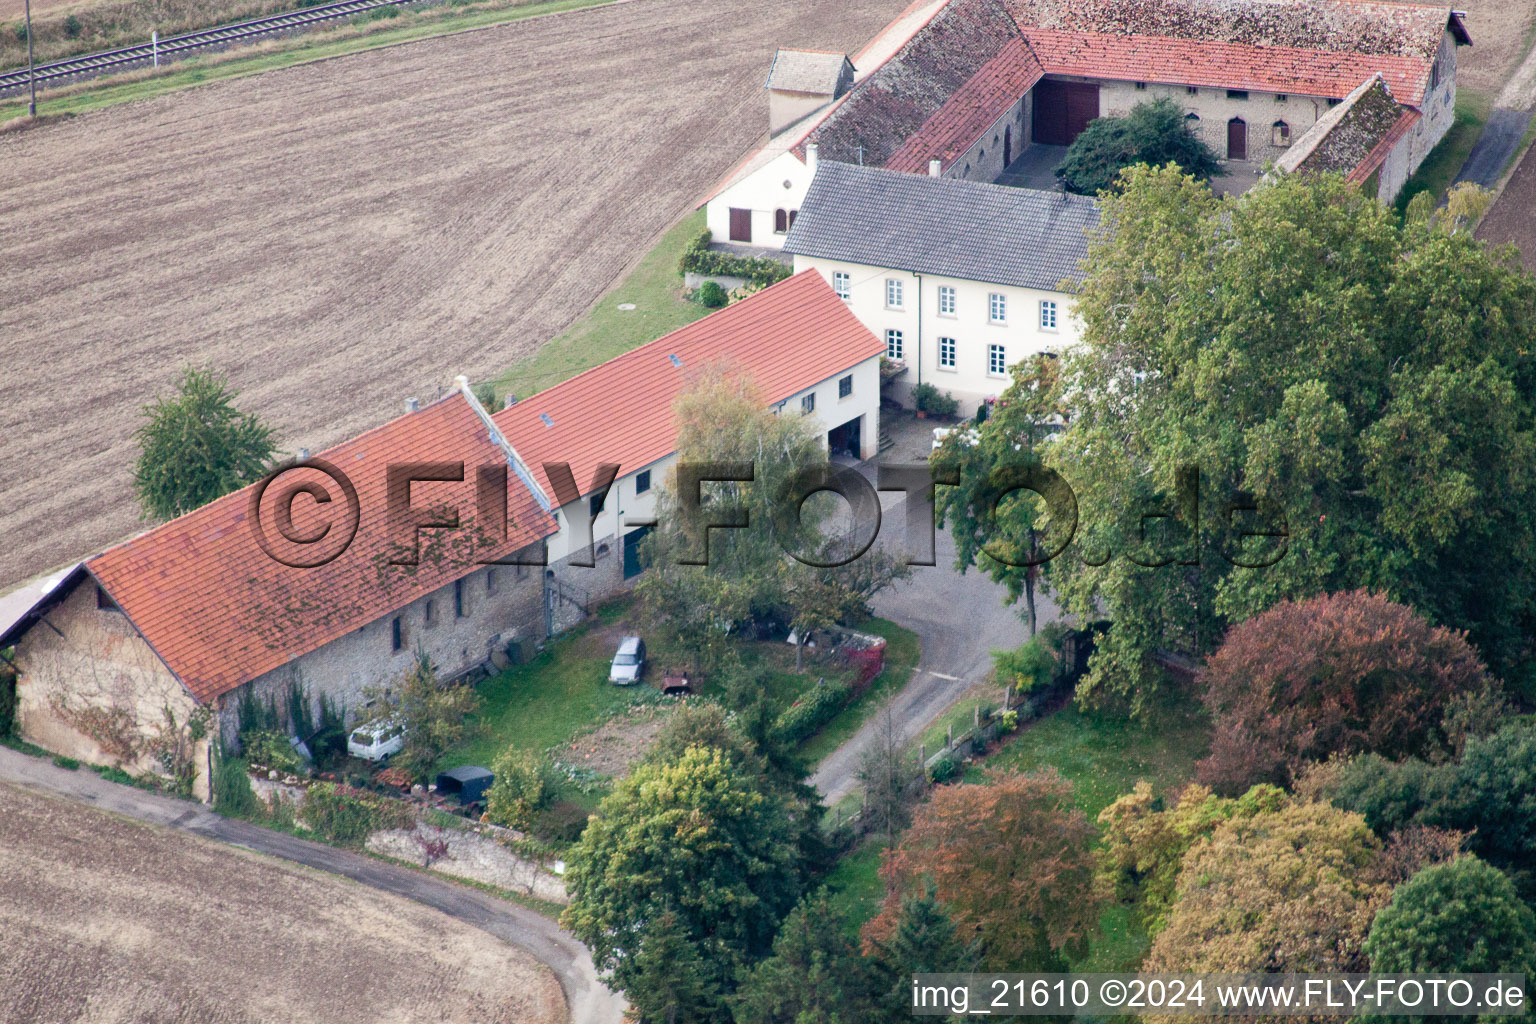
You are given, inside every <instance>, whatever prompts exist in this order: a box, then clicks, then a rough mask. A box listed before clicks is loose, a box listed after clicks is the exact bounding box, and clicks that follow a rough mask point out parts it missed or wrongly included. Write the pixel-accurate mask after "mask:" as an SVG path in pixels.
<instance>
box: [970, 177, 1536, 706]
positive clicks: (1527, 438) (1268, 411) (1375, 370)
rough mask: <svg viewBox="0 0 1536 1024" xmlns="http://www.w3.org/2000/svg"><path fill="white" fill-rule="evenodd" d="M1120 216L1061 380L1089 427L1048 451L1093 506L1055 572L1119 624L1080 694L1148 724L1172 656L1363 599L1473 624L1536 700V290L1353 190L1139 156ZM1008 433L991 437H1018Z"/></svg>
mask: <svg viewBox="0 0 1536 1024" xmlns="http://www.w3.org/2000/svg"><path fill="white" fill-rule="evenodd" d="M1102 208H1103V211H1104V223H1105V227H1106V229H1107V230H1105V231H1104V232H1103V233H1101V234H1100V235H1099V236H1097V237H1096V238H1095V240H1094V242H1093V244H1092V246H1091V249H1090V256H1089V260H1088V266H1087V280H1086V282H1085V283H1084V285H1083V288H1082V290H1081V292H1080V294H1079V296H1078V304H1077V315H1078V316H1079V317H1080V319H1081V321H1082V324H1083V331H1082V342H1083V343H1082V344H1080V345H1078V346H1075V347H1074V348H1073V349H1072V350H1070V351H1069V352H1068V353H1066V354H1065V355H1064V356H1063V361H1064V362H1065V364H1066V365H1065V366H1064V367H1063V371H1062V378H1063V381H1062V385H1061V387H1060V388H1059V389H1057V391H1056V394H1057V395H1059V397H1060V400H1061V401H1062V403H1063V404H1064V405H1065V406H1067V407H1068V409H1069V410H1070V412H1071V420H1070V423H1069V425H1068V427H1067V429H1066V430H1065V432H1064V433H1062V434H1061V435H1060V436H1059V437H1058V438H1057V440H1055V441H1053V442H1052V443H1051V444H1049V445H1046V446H1044V448H1043V450H1042V452H1041V454H1042V456H1043V459H1044V462H1045V464H1046V466H1047V467H1048V468H1054V469H1056V470H1057V471H1059V472H1060V473H1061V474H1062V476H1063V477H1064V478H1065V479H1067V480H1068V482H1069V483H1070V485H1071V487H1072V489H1073V492H1074V495H1075V498H1076V503H1077V521H1076V531H1075V533H1074V534H1073V539H1072V544H1071V547H1070V548H1068V549H1067V550H1066V551H1065V552H1064V553H1063V554H1062V555H1061V556H1060V557H1057V558H1055V559H1053V560H1052V561H1051V562H1050V563H1049V565H1048V566H1047V567H1046V582H1047V583H1048V584H1049V585H1050V587H1051V589H1052V591H1053V594H1054V596H1055V597H1056V598H1057V602H1058V604H1060V605H1062V606H1063V609H1064V610H1065V611H1067V612H1069V613H1071V614H1074V615H1075V616H1076V617H1077V618H1078V619H1079V621H1083V622H1093V621H1097V620H1099V619H1101V618H1105V617H1108V618H1109V619H1111V620H1112V621H1113V623H1114V626H1113V628H1112V629H1110V630H1109V631H1108V632H1107V633H1106V634H1104V635H1102V636H1100V637H1099V638H1098V644H1097V646H1096V649H1095V652H1094V655H1093V657H1092V659H1091V660H1090V662H1089V666H1088V672H1087V674H1086V675H1085V676H1084V678H1083V680H1082V681H1081V682H1080V684H1079V687H1078V697H1079V700H1080V702H1082V703H1084V704H1088V705H1099V706H1116V705H1119V706H1126V707H1129V708H1130V710H1132V711H1133V712H1136V713H1143V714H1144V713H1147V712H1149V711H1150V709H1151V708H1152V707H1153V706H1154V705H1155V701H1156V699H1157V697H1158V695H1159V694H1160V693H1161V692H1162V689H1163V687H1164V685H1165V682H1164V680H1163V677H1162V676H1161V675H1160V674H1159V673H1158V672H1157V670H1156V666H1155V662H1154V661H1153V655H1154V654H1155V653H1156V652H1157V651H1158V650H1159V649H1170V648H1171V649H1174V650H1178V651H1182V652H1185V653H1189V654H1204V653H1206V652H1208V651H1210V650H1212V649H1213V648H1214V647H1215V646H1216V644H1217V643H1219V641H1220V639H1221V637H1222V635H1223V634H1224V632H1225V630H1226V628H1227V627H1228V626H1230V625H1231V624H1233V623H1236V622H1241V621H1243V620H1244V619H1248V618H1251V617H1252V616H1254V615H1257V614H1258V613H1260V612H1262V611H1264V610H1265V609H1267V608H1269V607H1271V606H1272V605H1274V604H1275V603H1277V602H1278V601H1280V600H1282V599H1285V598H1304V597H1310V596H1312V595H1315V594H1319V593H1327V592H1338V591H1344V590H1353V589H1358V588H1362V587H1364V588H1370V589H1373V590H1377V591H1380V592H1382V593H1385V594H1386V595H1387V596H1389V597H1390V598H1392V599H1393V600H1395V601H1399V602H1401V603H1404V604H1407V605H1409V606H1411V607H1413V608H1416V609H1418V610H1419V611H1420V612H1421V613H1422V614H1423V615H1424V616H1425V617H1426V618H1428V619H1429V620H1430V621H1431V622H1432V623H1435V624H1437V625H1444V626H1447V627H1449V628H1454V629H1465V630H1468V631H1469V634H1470V635H1469V639H1470V640H1471V642H1472V643H1473V645H1474V646H1475V647H1476V648H1477V649H1478V650H1479V651H1480V652H1481V654H1482V655H1483V658H1484V660H1485V661H1486V662H1487V663H1488V664H1489V666H1490V667H1491V669H1492V670H1493V672H1494V673H1495V674H1496V675H1498V676H1500V677H1501V678H1503V679H1504V680H1505V682H1506V684H1509V685H1511V686H1513V687H1514V688H1516V689H1517V691H1521V687H1524V686H1525V684H1526V676H1527V674H1528V673H1529V672H1530V671H1531V665H1532V663H1531V661H1530V659H1529V658H1528V656H1527V653H1526V652H1527V640H1526V638H1527V637H1529V636H1530V635H1531V634H1532V633H1533V632H1536V433H1533V420H1536V416H1533V413H1536V405H1533V400H1536V361H1532V360H1531V359H1530V357H1529V339H1530V334H1531V330H1532V324H1533V323H1536V284H1533V281H1532V279H1531V277H1530V276H1528V275H1527V274H1526V273H1525V272H1524V271H1523V270H1521V269H1519V267H1518V266H1516V265H1515V264H1514V263H1513V261H1512V260H1510V259H1509V258H1507V254H1505V253H1499V252H1495V251H1492V250H1490V249H1489V248H1488V247H1486V246H1485V245H1483V244H1482V243H1481V242H1479V241H1477V240H1476V239H1474V238H1472V237H1471V236H1470V235H1469V234H1468V233H1466V232H1463V231H1457V232H1448V231H1446V230H1443V229H1442V228H1441V227H1438V226H1436V225H1434V224H1431V223H1414V224H1409V225H1406V226H1405V225H1403V224H1401V223H1400V222H1399V221H1398V219H1397V217H1396V215H1395V214H1394V213H1393V211H1391V210H1389V209H1386V208H1384V207H1383V206H1382V205H1381V204H1380V203H1377V202H1376V201H1375V200H1373V199H1371V198H1369V197H1367V196H1364V195H1362V194H1361V193H1360V192H1359V191H1358V190H1357V189H1354V188H1352V187H1351V186H1349V185H1347V184H1346V183H1345V182H1344V181H1342V179H1338V178H1329V177H1314V176H1307V177H1305V178H1295V177H1288V178H1284V179H1282V180H1280V181H1278V182H1275V183H1273V184H1268V185H1266V186H1265V187H1264V188H1257V189H1253V190H1251V191H1249V192H1248V193H1246V194H1245V195H1243V196H1241V197H1239V198H1230V199H1220V198H1217V197H1215V196H1213V195H1212V194H1211V192H1210V189H1209V188H1208V187H1207V186H1205V185H1204V184H1202V183H1200V182H1199V181H1196V180H1195V179H1193V178H1191V177H1189V176H1187V175H1184V174H1181V173H1179V172H1177V171H1175V170H1170V169H1160V170H1158V169H1151V168H1147V167H1133V168H1130V169H1129V170H1128V171H1127V172H1126V179H1125V187H1124V189H1123V190H1122V191H1121V192H1120V193H1119V194H1117V195H1115V196H1113V197H1110V198H1108V199H1106V200H1105V201H1104V202H1103V204H1102ZM1016 397H1020V398H1023V399H1024V400H1029V401H1033V400H1034V399H1033V398H1032V396H1029V395H1024V394H1023V385H1022V384H1021V385H1019V386H1017V387H1014V388H1010V390H1009V391H1008V392H1006V393H1005V395H1004V396H1003V398H1002V399H1000V401H999V404H1000V405H1001V404H1002V402H1003V401H1013V400H1014V399H1015V398H1016ZM999 419H1000V420H1001V422H1000V423H999V425H998V426H997V427H994V426H993V424H992V423H991V422H990V421H989V422H988V423H987V424H984V425H983V426H982V427H981V434H982V445H978V446H977V447H978V448H981V447H983V446H984V445H986V444H987V437H988V435H989V433H991V432H993V431H1012V432H1013V433H1014V434H1017V432H1018V425H1017V424H1013V423H1011V422H1010V421H1009V420H1006V419H1002V418H1001V417H999ZM1014 443H1018V442H1017V441H1016V440H1015V439H1014V438H1011V437H1010V438H1007V439H1006V444H999V445H997V448H998V450H999V451H1000V452H1001V451H1005V450H1009V451H1011V450H1012V444H1014ZM977 468H978V469H979V470H982V471H987V472H989V471H990V468H991V467H990V466H989V465H988V464H987V463H986V462H985V461H983V462H982V463H981V464H980V465H979V466H978V467H977ZM1196 471H1198V477H1196V475H1195V473H1196ZM1196 484H1198V487H1197V488H1196V487H1195V486H1194V485H1196ZM966 486H967V484H966V483H965V482H963V483H962V489H963V488H964V487H966ZM972 486H975V487H980V484H979V483H976V484H973V485H972ZM1197 495H1198V502H1197V501H1195V500H1194V499H1195V497H1196V496H1197ZM1025 500H1033V499H1025ZM1197 508H1198V523H1197ZM1245 508H1246V509H1249V511H1244V509H1245ZM1032 514H1036V513H1032ZM1148 516H1154V517H1157V518H1152V519H1148V518H1147V517H1148ZM983 525H984V526H985V529H984V531H983V534H982V535H981V537H980V538H979V539H980V540H981V541H982V542H986V541H987V540H988V539H989V538H990V537H992V536H1001V537H1003V538H1004V542H1005V543H1012V544H1015V545H1016V544H1017V543H1018V538H1019V537H1020V536H1022V535H1023V531H1024V529H1025V528H1026V527H1029V526H1037V527H1038V526H1039V525H1040V524H1039V522H1038V521H1037V520H1031V519H1029V518H1028V517H1027V516H1024V515H1018V516H1012V515H1004V516H1002V517H1001V521H998V522H995V523H984V524H983ZM1050 525H1053V526H1058V527H1059V528H1060V529H1061V531H1062V534H1063V535H1064V534H1065V533H1066V526H1065V524H1050ZM1196 525H1198V526H1199V527H1200V529H1199V531H1198V532H1196V531H1195V529H1194V527H1195V526H1196ZM963 540H964V537H963V533H962V532H961V531H958V530H957V548H959V549H961V550H962V557H964V548H963V547H962V544H963ZM977 564H979V565H981V566H982V568H984V569H986V570H987V571H989V572H993V571H994V570H993V569H992V567H990V566H988V565H985V564H983V563H981V561H980V560H979V559H978V560H977ZM1012 572H1013V571H1012V570H1010V571H1009V572H1003V571H1002V570H996V572H995V574H996V575H998V576H1000V577H1001V578H1003V579H1005V580H1010V579H1011V578H1012V576H1011V573H1012ZM1010 585H1013V584H1011V583H1010ZM1521 692H1526V691H1521Z"/></svg>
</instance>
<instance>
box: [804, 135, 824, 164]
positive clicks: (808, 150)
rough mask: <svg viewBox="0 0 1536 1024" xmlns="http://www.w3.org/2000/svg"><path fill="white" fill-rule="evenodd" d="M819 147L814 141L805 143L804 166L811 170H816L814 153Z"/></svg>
mask: <svg viewBox="0 0 1536 1024" xmlns="http://www.w3.org/2000/svg"><path fill="white" fill-rule="evenodd" d="M820 149H821V147H820V146H818V145H817V144H816V143H814V142H807V143H806V144H805V166H806V167H808V168H810V169H811V170H812V171H815V170H816V154H817V152H818V151H820Z"/></svg>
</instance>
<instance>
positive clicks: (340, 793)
mask: <svg viewBox="0 0 1536 1024" xmlns="http://www.w3.org/2000/svg"><path fill="white" fill-rule="evenodd" d="M304 820H305V821H306V822H307V823H308V824H309V827H310V829H311V830H312V831H314V832H316V833H318V834H320V835H321V836H324V837H325V838H326V839H328V840H330V841H331V842H333V843H344V844H347V845H357V844H360V843H362V842H363V841H364V840H365V839H367V838H368V835H369V833H372V832H381V831H384V830H386V829H394V828H410V827H411V825H413V824H414V823H415V820H416V818H415V815H414V814H412V813H411V809H410V808H409V807H407V806H406V805H405V804H402V803H400V802H399V801H396V800H386V799H384V798H382V797H377V796H373V795H372V794H369V793H363V792H360V791H358V790H355V789H350V788H347V787H345V786H338V785H335V784H334V783H330V782H321V783H317V784H316V785H313V786H311V787H309V795H308V796H307V797H305V800H304Z"/></svg>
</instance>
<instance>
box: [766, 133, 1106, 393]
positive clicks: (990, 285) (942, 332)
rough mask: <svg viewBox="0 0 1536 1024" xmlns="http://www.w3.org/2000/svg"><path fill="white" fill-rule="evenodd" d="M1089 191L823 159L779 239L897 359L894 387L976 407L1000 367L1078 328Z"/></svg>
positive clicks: (997, 383)
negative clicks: (1076, 297)
mask: <svg viewBox="0 0 1536 1024" xmlns="http://www.w3.org/2000/svg"><path fill="white" fill-rule="evenodd" d="M1098 224H1099V208H1098V204H1097V203H1096V202H1095V201H1094V200H1093V199H1089V198H1087V197H1084V196H1075V195H1069V194H1067V193H1064V192H1042V191H1038V190H1035V189H1022V188H1010V187H1007V186H1003V185H984V184H979V183H977V182H972V181H964V180H959V179H954V178H940V177H926V176H922V175H916V174H903V173H900V172H897V171H886V170H881V169H878V168H873V167H857V166H852V165H849V164H841V163H833V162H830V161H824V162H822V163H821V164H820V166H819V167H818V168H817V171H816V178H815V180H814V181H813V182H812V183H811V187H810V189H809V191H808V192H807V193H806V197H805V202H804V204H803V205H802V206H801V208H800V216H799V217H798V219H797V220H796V221H795V226H794V228H793V229H792V230H791V231H790V232H789V235H788V237H787V238H786V240H785V243H784V250H785V251H786V252H789V253H792V254H793V255H794V260H795V270H796V272H800V271H802V270H806V269H813V270H816V271H817V272H819V273H820V274H821V275H822V276H823V277H824V278H826V280H827V282H828V283H829V284H831V285H832V288H833V291H835V292H836V293H837V294H838V295H839V296H840V297H841V298H842V299H843V301H844V302H846V303H847V304H848V308H849V309H850V310H851V311H852V312H853V315H854V316H856V317H857V318H858V319H859V322H860V323H862V324H864V326H866V327H868V328H869V329H870V330H871V331H873V332H874V334H875V335H876V336H877V337H879V338H881V339H883V340H884V341H885V347H886V358H888V359H890V360H893V361H896V362H900V363H903V364H905V365H906V367H907V370H906V372H905V373H903V374H902V375H901V376H900V377H898V378H897V379H896V381H895V384H894V387H895V391H896V397H898V398H899V399H901V400H902V401H910V400H911V396H912V389H913V388H914V387H915V386H916V385H918V384H921V383H926V384H932V385H933V386H934V387H936V388H938V389H939V391H940V392H949V393H951V394H953V395H954V397H955V398H956V399H958V400H959V401H960V407H961V411H962V412H964V413H967V414H969V413H972V412H974V411H975V409H976V407H977V406H978V405H980V404H981V403H983V402H984V401H985V400H986V399H987V398H989V397H995V396H996V395H998V394H999V393H1000V392H1001V391H1003V389H1004V388H1006V387H1007V386H1008V381H1009V378H1008V368H1009V367H1010V366H1012V365H1013V364H1015V363H1017V362H1019V361H1020V360H1023V359H1025V358H1027V357H1029V356H1032V355H1036V354H1039V353H1059V352H1060V351H1062V350H1063V349H1064V348H1065V347H1067V346H1068V345H1071V344H1072V343H1074V342H1075V341H1077V338H1078V329H1079V325H1078V322H1077V318H1076V316H1075V315H1074V312H1073V293H1074V292H1075V290H1076V288H1077V286H1078V285H1079V284H1080V283H1081V281H1082V269H1081V268H1082V262H1083V260H1084V259H1085V258H1086V257H1087V254H1088V240H1089V235H1090V233H1091V232H1093V231H1095V230H1096V229H1097V228H1098Z"/></svg>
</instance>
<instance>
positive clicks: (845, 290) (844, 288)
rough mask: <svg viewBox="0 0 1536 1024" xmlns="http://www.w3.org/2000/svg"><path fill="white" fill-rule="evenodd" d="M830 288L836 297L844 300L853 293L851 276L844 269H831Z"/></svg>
mask: <svg viewBox="0 0 1536 1024" xmlns="http://www.w3.org/2000/svg"><path fill="white" fill-rule="evenodd" d="M832 290H833V291H835V292H837V297H838V298H840V299H842V300H844V301H845V302H846V301H847V299H848V297H849V296H850V295H852V294H853V278H852V277H850V276H849V275H848V274H847V273H846V272H845V271H842V270H837V271H833V273H832Z"/></svg>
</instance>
